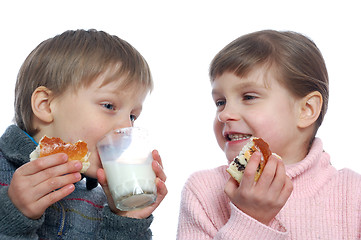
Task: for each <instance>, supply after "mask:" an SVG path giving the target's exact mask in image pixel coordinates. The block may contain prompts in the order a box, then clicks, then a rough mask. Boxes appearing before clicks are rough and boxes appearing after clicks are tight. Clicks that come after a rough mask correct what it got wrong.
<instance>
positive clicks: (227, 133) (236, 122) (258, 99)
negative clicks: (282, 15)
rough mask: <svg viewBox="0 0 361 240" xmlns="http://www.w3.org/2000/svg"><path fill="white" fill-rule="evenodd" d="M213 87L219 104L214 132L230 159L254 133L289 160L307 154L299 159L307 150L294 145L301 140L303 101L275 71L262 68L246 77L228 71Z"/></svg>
mask: <svg viewBox="0 0 361 240" xmlns="http://www.w3.org/2000/svg"><path fill="white" fill-rule="evenodd" d="M212 89H213V90H212V96H213V99H214V102H215V104H216V107H217V112H216V117H215V120H214V132H215V135H216V139H217V142H218V145H219V146H220V147H221V149H222V150H223V151H224V152H225V154H226V157H227V159H228V161H229V162H230V161H232V160H233V158H234V157H235V156H237V155H238V153H239V151H240V150H241V149H242V147H243V146H244V145H245V144H246V143H247V141H248V139H249V138H250V137H251V136H255V137H260V138H263V139H264V140H265V141H266V142H268V144H269V145H270V148H271V151H272V152H275V153H277V154H278V155H280V156H281V157H282V158H283V160H284V161H285V162H288V163H291V162H296V161H299V160H301V159H302V158H303V157H304V156H302V158H301V159H299V158H300V154H302V153H303V152H304V151H303V150H300V149H297V147H295V146H299V145H298V144H293V143H294V142H295V141H299V139H298V136H299V134H300V130H299V128H298V127H297V124H298V116H299V106H300V105H299V102H300V100H297V99H296V98H294V97H293V96H292V95H291V94H290V93H289V91H288V90H287V89H286V88H285V87H283V86H282V85H280V83H279V82H278V81H277V80H276V79H275V77H274V76H273V73H272V71H270V70H269V69H266V68H264V67H259V68H255V69H253V70H252V71H251V72H250V73H249V74H247V75H246V76H245V77H242V78H240V77H237V76H236V75H234V74H233V73H230V72H225V73H224V74H222V75H221V76H219V77H217V78H216V79H215V81H214V82H213V84H212Z"/></svg>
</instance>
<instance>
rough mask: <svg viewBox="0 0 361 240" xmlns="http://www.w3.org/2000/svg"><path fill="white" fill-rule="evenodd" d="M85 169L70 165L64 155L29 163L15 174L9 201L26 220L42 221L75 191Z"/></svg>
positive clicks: (55, 155) (75, 163) (59, 154)
mask: <svg viewBox="0 0 361 240" xmlns="http://www.w3.org/2000/svg"><path fill="white" fill-rule="evenodd" d="M81 168H82V164H81V162H80V161H70V162H68V156H67V155H66V154H63V153H58V154H54V155H51V156H47V157H42V158H38V159H36V160H34V161H31V162H28V163H26V164H24V165H23V166H21V167H19V168H18V169H17V170H16V171H15V173H14V175H13V178H12V180H11V182H10V185H9V190H8V195H9V198H10V200H11V201H12V202H13V204H14V205H15V206H16V207H17V208H18V209H19V210H20V211H21V212H22V213H23V214H24V215H25V216H26V217H28V218H31V219H39V218H40V217H41V216H42V215H43V214H44V212H45V210H46V209H47V208H48V207H49V206H51V205H52V204H54V203H55V202H57V201H59V200H61V199H63V198H64V197H66V196H68V195H69V194H70V193H72V192H73V191H74V189H75V187H74V184H73V183H76V182H78V181H79V180H80V179H81V175H80V170H81Z"/></svg>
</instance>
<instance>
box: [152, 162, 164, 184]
mask: <svg viewBox="0 0 361 240" xmlns="http://www.w3.org/2000/svg"><path fill="white" fill-rule="evenodd" d="M152 168H153V171H154V173H155V175H156V176H157V177H158V178H160V179H161V180H162V181H163V182H165V181H166V180H167V176H166V175H165V173H164V171H163V167H162V166H161V165H160V164H159V163H158V162H157V161H155V160H154V161H153V162H152Z"/></svg>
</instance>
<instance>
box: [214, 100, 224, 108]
mask: <svg viewBox="0 0 361 240" xmlns="http://www.w3.org/2000/svg"><path fill="white" fill-rule="evenodd" d="M225 104H226V100H217V101H216V106H217V107H220V106H223V105H225Z"/></svg>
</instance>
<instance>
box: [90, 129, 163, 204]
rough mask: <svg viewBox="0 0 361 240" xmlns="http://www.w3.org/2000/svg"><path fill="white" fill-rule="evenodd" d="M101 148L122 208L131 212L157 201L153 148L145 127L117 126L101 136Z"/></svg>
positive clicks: (110, 184)
mask: <svg viewBox="0 0 361 240" xmlns="http://www.w3.org/2000/svg"><path fill="white" fill-rule="evenodd" d="M97 148H98V152H99V156H100V159H101V161H102V165H103V168H104V170H105V174H106V178H107V181H108V185H109V188H110V192H111V194H112V197H113V200H114V203H115V206H116V207H117V208H118V209H120V210H122V211H130V210H134V209H138V208H143V207H146V206H148V205H150V204H152V203H154V202H155V200H156V197H157V188H156V186H155V174H154V172H153V168H152V161H153V158H152V152H151V151H152V149H151V147H150V141H149V135H148V133H147V131H146V130H145V129H142V128H138V127H129V128H121V129H116V130H114V131H111V132H110V133H108V134H107V135H106V136H105V137H104V138H103V139H101V140H100V141H99V142H98V144H97Z"/></svg>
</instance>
